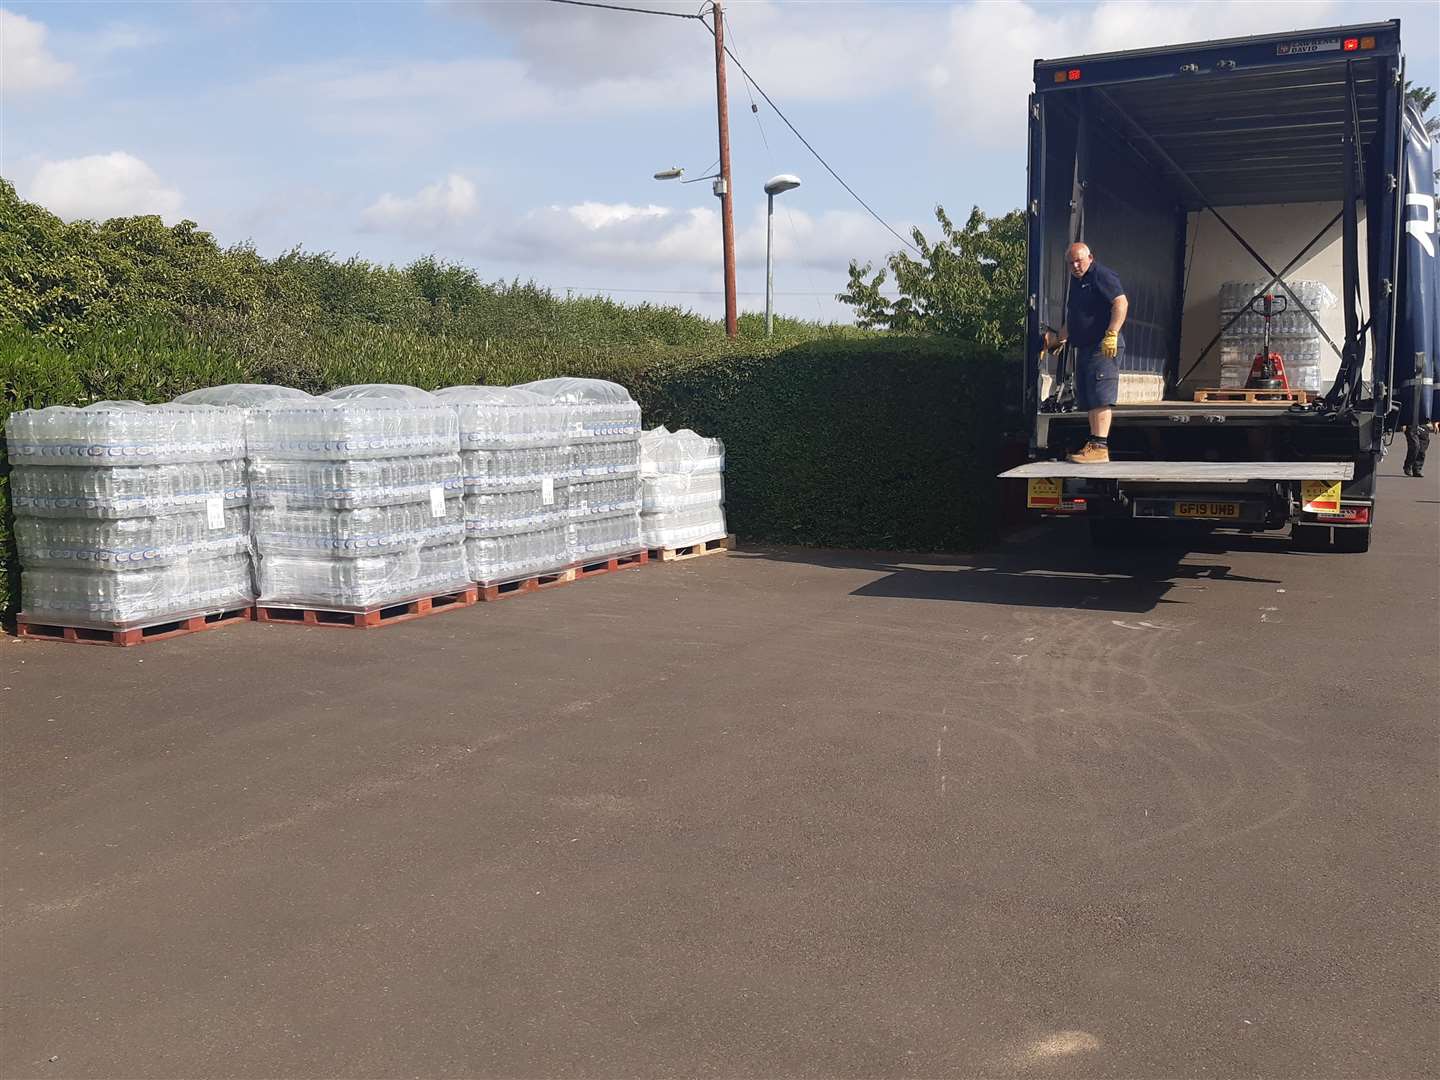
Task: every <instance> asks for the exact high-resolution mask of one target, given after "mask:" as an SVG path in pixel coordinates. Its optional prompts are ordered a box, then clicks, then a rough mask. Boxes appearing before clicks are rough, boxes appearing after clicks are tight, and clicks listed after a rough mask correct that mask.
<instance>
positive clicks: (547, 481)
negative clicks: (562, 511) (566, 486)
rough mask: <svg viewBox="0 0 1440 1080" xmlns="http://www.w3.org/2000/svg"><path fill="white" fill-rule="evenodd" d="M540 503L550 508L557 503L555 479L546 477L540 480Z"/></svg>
mask: <svg viewBox="0 0 1440 1080" xmlns="http://www.w3.org/2000/svg"><path fill="white" fill-rule="evenodd" d="M540 501H541V503H543V504H544V505H546V506H549V505H550V504H551V503H553V502H554V501H555V478H554V477H553V476H545V477H542V478H541V479H540Z"/></svg>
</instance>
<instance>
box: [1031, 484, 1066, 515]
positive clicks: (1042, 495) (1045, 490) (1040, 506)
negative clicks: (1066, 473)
mask: <svg viewBox="0 0 1440 1080" xmlns="http://www.w3.org/2000/svg"><path fill="white" fill-rule="evenodd" d="M1062 484H1063V481H1060V480H1031V481H1030V482H1029V483H1027V484H1026V485H1025V505H1026V506H1027V507H1029V508H1030V509H1031V510H1056V509H1058V508H1059V506H1060V488H1061V486H1062Z"/></svg>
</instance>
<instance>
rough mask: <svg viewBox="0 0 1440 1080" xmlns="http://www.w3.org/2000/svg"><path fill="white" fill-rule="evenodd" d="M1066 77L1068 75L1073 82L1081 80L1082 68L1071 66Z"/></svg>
mask: <svg viewBox="0 0 1440 1080" xmlns="http://www.w3.org/2000/svg"><path fill="white" fill-rule="evenodd" d="M1065 77H1066V78H1067V79H1069V80H1070V81H1071V82H1079V81H1080V69H1079V68H1071V69H1070V70H1069V71H1067V72H1066V73H1065Z"/></svg>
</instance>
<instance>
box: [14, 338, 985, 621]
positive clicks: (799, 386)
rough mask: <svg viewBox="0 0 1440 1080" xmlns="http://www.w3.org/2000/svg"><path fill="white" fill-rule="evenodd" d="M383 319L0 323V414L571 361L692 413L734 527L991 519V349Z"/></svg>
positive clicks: (952, 525)
mask: <svg viewBox="0 0 1440 1080" xmlns="http://www.w3.org/2000/svg"><path fill="white" fill-rule="evenodd" d="M391 336H392V335H391V334H390V332H389V331H386V330H385V329H384V328H379V327H374V326H371V327H369V328H368V330H367V332H366V333H364V334H356V335H355V336H353V337H346V336H345V335H343V334H342V335H334V334H330V335H326V336H325V338H324V340H323V342H322V343H321V344H319V345H313V344H311V345H305V346H304V347H296V346H294V343H291V347H290V348H289V349H288V350H282V351H278V352H277V351H275V350H272V349H269V348H266V347H265V346H264V343H263V342H262V343H261V344H260V345H259V346H258V347H256V348H254V349H253V350H243V349H237V348H235V347H234V345H233V341H234V340H235V339H234V336H233V335H227V336H225V337H221V338H216V339H215V341H214V343H211V342H209V341H207V339H206V338H205V337H204V336H203V335H197V334H196V333H195V332H193V330H181V329H177V328H176V327H174V326H173V325H172V324H168V323H163V324H162V323H155V324H146V325H142V326H140V327H138V328H129V329H124V328H121V329H113V328H112V329H101V330H97V331H95V332H93V333H91V334H89V335H87V336H86V337H85V339H84V340H83V341H82V342H81V343H80V344H79V345H78V346H76V347H74V348H69V349H67V348H62V347H60V346H58V345H54V344H49V343H47V342H45V341H43V340H41V339H40V338H39V337H37V336H34V335H31V334H28V333H25V332H23V331H13V332H10V333H9V334H8V335H0V424H3V421H4V418H5V416H8V415H9V413H10V411H11V410H14V409H24V408H40V407H43V406H46V405H56V404H85V403H88V402H92V401H99V400H103V399H107V398H110V399H134V400H139V401H168V400H170V399H171V398H173V397H175V396H176V395H177V394H181V393H184V392H185V391H187V390H191V389H194V388H196V387H200V386H208V385H216V384H219V383H226V382H281V383H286V384H288V385H292V386H298V387H300V388H302V389H305V390H310V391H313V392H319V391H322V390H325V389H328V388H330V387H333V386H339V385H345V384H347V383H354V382H406V383H411V384H413V385H417V386H423V387H426V388H427V389H434V388H437V387H440V386H448V385H455V384H457V383H470V382H479V383H491V384H513V383H517V382H524V381H527V380H529V379H534V378H542V377H546V376H550V375H556V374H570V375H581V376H589V377H596V378H608V379H612V380H614V381H616V382H619V383H622V384H623V385H625V386H627V387H628V388H629V389H630V390H631V392H632V393H633V394H634V395H635V397H636V399H637V400H638V401H639V402H640V403H641V406H642V408H643V410H644V415H645V423H646V425H647V426H652V425H654V424H661V423H663V424H666V425H668V426H670V427H672V428H675V427H692V428H694V429H695V430H697V431H699V432H701V433H702V434H705V435H712V436H718V437H719V438H721V439H723V440H725V445H726V451H727V477H726V489H727V503H728V508H727V509H728V514H729V519H730V524H731V528H732V529H733V530H734V531H735V532H737V533H739V534H740V535H741V536H742V537H746V538H750V539H756V540H769V541H779V542H786V543H796V544H813V545H822V546H835V547H870V548H895V549H908V550H946V549H952V550H953V549H965V548H972V547H974V546H976V545H978V544H981V543H983V542H985V541H986V540H988V539H990V538H991V537H992V536H993V535H994V532H995V526H996V519H997V514H996V506H997V491H996V485H995V483H994V482H993V477H994V475H995V471H996V470H995V467H994V464H995V451H996V448H997V446H998V444H999V440H1000V432H1001V424H1002V412H1003V410H1002V407H1001V406H1002V403H1003V401H1004V400H1005V399H1006V397H1007V390H1006V386H1007V377H1008V375H1007V365H1005V364H1004V362H1003V361H1002V360H1001V359H1000V357H999V356H998V355H997V354H995V353H994V352H991V351H987V350H981V349H976V348H973V347H966V346H964V345H960V344H956V343H953V342H946V341H936V340H926V339H911V338H903V337H887V336H879V335H872V336H868V337H864V338H860V337H854V338H851V337H847V336H844V335H836V336H835V337H832V338H826V339H822V340H817V341H812V342H808V343H804V344H799V345H795V344H787V343H784V342H781V343H767V342H764V341H759V342H757V341H745V340H743V339H742V340H741V341H739V342H734V343H706V344H703V345H698V346H697V345H688V346H676V347H674V348H672V349H670V350H669V351H668V352H666V351H664V350H655V349H650V350H647V351H646V353H645V354H644V355H643V356H641V357H636V356H634V355H633V354H628V353H625V352H616V353H609V354H607V353H605V352H603V351H596V353H595V354H594V355H592V356H589V357H580V358H577V357H575V356H574V355H571V356H569V357H562V356H560V355H549V354H545V353H543V352H537V353H535V354H534V355H532V356H530V357H527V358H524V359H519V358H516V357H514V356H513V355H508V356H505V357H503V358H501V357H491V356H488V355H487V354H486V353H485V352H484V351H483V350H477V349H475V348H474V346H473V345H472V344H470V343H469V342H464V341H447V340H446V339H443V338H441V339H431V340H430V341H429V342H428V343H427V347H426V348H424V349H423V350H415V349H413V348H404V349H401V348H400V347H399V346H400V345H401V344H404V343H402V342H399V341H391V340H389V338H390V337H391ZM408 344H409V345H412V346H413V344H414V343H413V342H409V343H408ZM397 354H403V355H404V356H405V357H406V359H405V361H404V362H403V363H400V362H396V361H395V359H394V357H395V356H396V355H397ZM277 356H283V362H280V361H277V359H276V358H277ZM7 474H8V465H7V463H6V460H5V458H4V455H3V451H0V554H3V562H4V572H3V573H0V611H10V610H12V608H13V606H14V604H15V602H16V600H17V599H18V597H17V595H16V590H15V587H14V582H15V581H16V580H18V579H17V569H18V567H17V563H16V557H15V548H14V543H13V538H12V534H11V531H10V528H9V526H10V522H11V517H10V506H9V497H8V484H7Z"/></svg>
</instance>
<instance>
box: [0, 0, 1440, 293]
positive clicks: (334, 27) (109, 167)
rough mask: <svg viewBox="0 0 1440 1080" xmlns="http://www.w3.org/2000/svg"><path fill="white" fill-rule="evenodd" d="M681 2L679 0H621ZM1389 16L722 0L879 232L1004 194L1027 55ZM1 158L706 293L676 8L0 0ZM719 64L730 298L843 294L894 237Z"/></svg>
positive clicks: (691, 32) (261, 234)
mask: <svg viewBox="0 0 1440 1080" xmlns="http://www.w3.org/2000/svg"><path fill="white" fill-rule="evenodd" d="M634 2H635V3H636V5H637V6H643V7H657V8H664V9H667V10H673V11H682V12H686V13H693V12H695V11H697V10H699V7H700V3H699V0H693V2H691V0H686V2H684V3H673V2H670V0H634ZM1394 17H1398V18H1401V19H1402V20H1403V21H1404V24H1405V25H1404V37H1405V41H1406V51H1407V54H1408V58H1409V70H1410V74H1411V77H1412V78H1413V79H1415V80H1416V81H1418V82H1422V83H1428V84H1429V85H1432V86H1437V85H1440V55H1437V52H1440V49H1437V42H1440V5H1437V4H1435V3H1433V2H1414V3H1346V2H1339V0H1290V2H1278V3H1270V4H1260V3H1254V2H1251V0H1210V2H1208V3H1196V2H1187V3H1164V2H1159V0H1136V2H1122V0H1107V2H1102V3H1066V4H1057V3H1039V2H1025V0H978V2H964V3H954V4H946V3H923V4H922V3H906V4H882V3H848V4H847V3H826V4H824V5H821V4H819V3H767V2H734V0H732V2H731V3H730V4H728V5H727V24H728V27H729V42H730V44H731V46H732V48H733V49H734V50H735V52H736V54H737V55H738V56H739V58H740V60H741V61H742V62H743V63H744V64H745V66H746V67H747V68H748V69H749V70H750V72H751V74H752V75H753V76H754V77H755V79H756V80H757V81H758V82H759V84H760V85H761V86H762V87H764V88H765V90H766V91H767V92H768V93H769V94H770V96H771V97H772V98H773V99H774V100H775V102H776V104H778V105H779V106H780V108H781V109H782V110H784V111H785V113H786V114H787V115H788V116H789V117H790V119H791V121H792V122H794V124H795V125H796V127H797V128H799V130H800V131H801V132H802V133H803V134H804V135H805V137H806V138H807V139H808V140H810V142H811V143H812V144H813V145H814V146H815V147H816V149H818V150H819V151H820V153H821V154H823V155H824V156H825V157H826V159H827V160H828V161H829V162H830V164H831V165H832V166H833V167H834V168H835V170H836V171H837V172H838V173H839V174H840V175H841V176H842V177H844V178H845V180H846V181H847V182H848V183H849V184H850V185H851V187H853V188H854V189H855V190H856V191H857V192H859V193H860V195H861V196H863V197H864V198H865V199H866V201H867V202H869V203H870V205H871V206H873V207H874V208H875V209H876V210H877V211H878V212H879V213H880V215H881V216H882V217H884V218H885V219H886V220H887V221H889V222H890V223H891V224H892V225H894V226H895V227H897V228H898V229H899V230H900V231H901V232H902V233H905V232H907V231H908V227H909V226H910V225H911V224H916V223H918V224H920V225H922V227H926V226H928V225H929V224H931V223H933V220H934V218H933V208H934V206H935V205H936V204H937V203H938V204H942V205H944V206H945V207H946V208H947V210H949V211H950V212H951V213H952V216H957V217H963V215H964V213H965V211H966V210H968V208H969V207H970V206H971V205H979V206H981V207H983V208H985V209H986V210H988V211H992V212H1000V211H1004V210H1008V209H1010V208H1012V207H1014V206H1017V205H1019V204H1020V203H1021V202H1022V200H1023V191H1024V145H1025V129H1024V103H1025V92H1026V85H1027V83H1028V81H1029V77H1030V64H1031V61H1032V60H1033V59H1034V58H1035V57H1037V56H1063V55H1070V54H1075V53H1083V52H1091V51H1098V50H1110V49H1122V48H1136V47H1142V46H1146V45H1153V44H1158V43H1162V42H1173V41H1186V40H1202V39H1205V38H1212V37H1223V36H1233V35H1239V34H1246V33H1259V32H1268V31H1274V30H1289V29H1298V28H1304V27H1316V26H1326V25H1336V24H1339V23H1346V22H1364V21H1372V20H1378V19H1383V18H1394ZM0 47H3V55H0V61H3V63H0V78H3V82H0V93H3V98H0V173H3V175H4V176H5V177H6V178H7V179H9V180H11V181H13V182H14V183H15V184H16V186H17V187H18V188H19V190H20V193H21V194H22V195H23V196H25V197H26V198H30V199H33V200H34V201H37V202H40V203H42V204H44V205H46V206H48V207H49V208H50V209H52V210H54V211H55V212H57V213H59V214H61V215H62V216H64V217H67V218H73V217H79V216H83V217H105V216H110V215H113V214H121V213H159V214H161V215H162V216H163V217H164V218H165V219H166V220H167V221H172V222H173V221H176V220H179V219H180V218H190V219H193V220H195V221H198V222H199V223H200V224H201V225H202V226H203V227H205V228H207V229H210V230H211V231H212V232H214V233H215V234H216V236H217V237H218V238H219V240H220V241H221V242H222V243H226V244H230V243H237V242H241V241H245V240H250V241H253V243H254V244H255V246H256V247H257V248H258V249H259V250H260V252H261V253H262V254H266V255H274V254H277V253H279V252H281V251H284V250H286V249H288V248H290V247H293V246H296V245H303V246H304V247H306V248H308V249H312V250H327V251H333V252H336V253H337V254H339V255H342V256H347V255H352V254H358V255H360V256H363V257H365V258H368V259H372V260H375V261H380V262H400V263H403V262H407V261H409V260H410V259H412V258H414V257H416V256H418V255H421V254H425V253H430V252H433V253H435V254H438V255H440V256H443V257H445V258H449V259H454V260H458V261H461V262H465V263H467V264H469V265H471V266H473V267H475V268H476V269H477V270H478V271H479V272H480V273H481V274H482V275H483V276H485V277H487V278H511V277H516V276H518V277H520V278H533V279H535V280H536V281H538V282H540V283H542V284H545V285H549V286H551V287H553V288H555V289H557V290H558V291H562V292H563V291H564V290H565V289H567V288H576V289H583V290H599V291H607V290H608V291H612V292H613V295H615V297H616V298H617V299H622V300H626V301H639V300H644V299H650V300H654V301H658V302H663V303H673V304H679V305H681V306H685V307H691V308H693V309H695V310H697V311H701V312H704V313H705V314H710V315H714V314H716V313H718V312H719V311H720V310H721V308H722V303H721V300H720V296H719V289H720V288H721V274H720V269H719V267H720V237H719V223H718V222H719V217H718V205H717V200H716V199H715V198H714V196H713V195H711V193H710V185H709V184H708V183H696V184H690V185H684V186H682V185H680V184H677V183H674V182H669V183H663V182H657V181H654V180H652V179H651V174H652V173H654V172H655V171H657V170H659V169H663V168H667V167H669V166H672V165H679V166H683V167H684V168H685V169H686V171H687V175H688V176H702V175H704V174H705V173H706V172H708V171H711V170H710V169H708V168H707V166H710V165H711V164H712V162H713V161H714V160H715V158H716V157H717V156H718V151H717V149H716V135H715V104H714V65H713V44H712V41H711V39H710V37H709V35H708V33H707V32H706V31H705V30H704V29H703V28H702V27H701V26H700V24H699V23H697V22H694V21H689V20H681V19H671V18H661V17H653V16H644V15H631V14H624V13H618V12H606V11H595V10H590V9H582V8H576V7H567V6H561V5H556V4H549V3H543V2H539V0H521V2H492V3H454V2H442V0H437V2H432V3H366V4H338V3H333V4H332V3H268V4H262V3H206V4H198V3H197V4H183V3H165V4H159V3H149V4H145V3H133V4H132V3H118V2H112V3H99V4H95V3H7V4H5V5H4V6H3V8H0ZM755 100H756V101H757V102H758V103H759V112H758V114H752V112H751V108H750V104H751V96H750V94H749V93H748V92H747V87H746V83H745V80H744V79H743V77H741V75H740V73H739V71H737V70H735V68H734V67H733V65H732V67H731V68H730V122H731V131H732V142H733V149H732V159H733V169H734V176H735V188H736V199H735V213H736V232H737V237H738V241H737V247H738V253H739V272H738V277H739V288H740V291H741V294H742V295H741V307H742V309H746V310H756V309H760V308H762V307H763V304H764V298H763V290H764V236H765V233H764V206H765V197H764V195H763V193H762V191H761V187H762V185H763V184H764V182H765V180H766V179H767V178H769V177H770V176H772V175H774V174H776V173H779V172H794V173H797V174H798V175H799V176H801V177H802V178H803V181H804V182H803V184H802V186H801V187H800V188H799V189H798V190H796V191H793V192H790V193H788V194H786V195H783V196H781V198H780V199H779V200H778V201H777V211H776V221H775V227H776V289H777V292H778V293H779V294H780V295H779V296H778V297H777V302H776V306H777V308H778V310H780V311H781V312H783V313H786V314H793V315H797V316H801V317H810V318H825V319H830V318H842V319H843V318H845V317H846V314H847V309H845V308H844V307H843V305H839V304H837V303H836V302H835V301H834V300H833V299H832V296H833V293H835V292H837V291H839V290H840V289H841V288H843V286H844V284H845V280H846V275H845V267H846V264H847V262H848V260H849V259H850V258H852V257H853V258H859V259H862V260H865V259H869V260H873V261H876V262H878V261H880V260H881V259H883V258H884V256H885V254H886V253H887V252H889V251H891V250H893V249H894V248H895V247H897V246H898V244H897V242H896V241H895V240H894V238H893V237H892V236H890V234H889V233H887V232H886V231H885V229H884V228H882V227H881V226H880V225H879V224H877V223H876V222H875V221H874V220H873V219H871V218H870V217H869V215H868V214H866V212H865V211H864V210H863V209H862V208H861V207H860V206H858V205H857V204H856V203H855V202H854V201H853V200H852V199H851V198H850V196H849V195H847V194H846V193H845V191H844V190H843V189H842V188H841V187H840V185H839V184H838V183H836V182H835V181H834V180H833V179H832V178H831V177H830V176H828V175H827V174H826V173H825V171H824V170H823V168H822V167H821V166H820V165H819V164H818V163H817V162H816V161H815V160H814V159H813V158H812V157H810V155H809V153H808V152H807V151H806V150H805V149H804V147H802V146H801V145H800V144H799V142H798V141H797V140H796V139H795V138H794V136H793V135H791V134H790V132H789V131H788V130H786V128H785V127H784V125H783V124H782V123H781V121H780V119H779V118H778V117H777V116H775V114H774V113H773V112H771V111H770V109H769V108H768V107H767V106H766V105H765V103H764V101H763V100H762V99H761V98H760V97H759V95H758V94H757V95H755Z"/></svg>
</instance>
